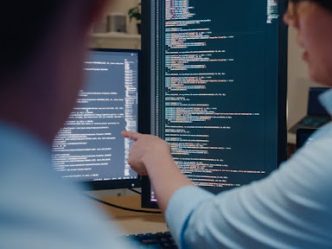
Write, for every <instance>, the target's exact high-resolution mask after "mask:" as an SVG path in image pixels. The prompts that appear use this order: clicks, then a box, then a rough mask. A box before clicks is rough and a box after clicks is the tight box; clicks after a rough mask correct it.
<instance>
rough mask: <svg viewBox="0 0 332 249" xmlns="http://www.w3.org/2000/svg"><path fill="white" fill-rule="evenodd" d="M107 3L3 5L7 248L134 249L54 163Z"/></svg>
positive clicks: (0, 223)
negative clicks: (95, 26)
mask: <svg viewBox="0 0 332 249" xmlns="http://www.w3.org/2000/svg"><path fill="white" fill-rule="evenodd" d="M107 3H108V1H106V0H44V1H26V0H25V1H22V0H19V1H17V0H11V1H2V2H1V3H0V6H1V15H0V25H1V32H2V35H1V39H0V51H1V52H0V54H1V60H0V85H1V90H0V248H1V249H23V248H27V249H60V248H63V249H84V248H86V249H88V248H89V249H98V248H100V249H106V248H107V249H110V248H114V249H123V248H126V249H127V248H132V245H131V244H129V243H128V242H126V241H122V240H120V239H119V232H118V230H117V228H114V226H113V225H112V222H111V221H110V219H109V217H106V216H105V215H103V214H101V213H100V212H101V211H100V209H99V208H97V207H96V206H95V205H93V204H92V203H90V201H89V200H88V199H87V198H86V197H84V195H83V193H82V189H81V188H80V187H78V186H76V185H73V184H70V183H65V182H64V181H63V180H62V179H61V178H60V176H58V175H57V174H56V173H55V171H54V170H53V167H52V163H51V146H52V141H53V138H54V137H55V135H56V134H57V132H58V131H59V129H60V128H61V127H62V126H63V124H64V122H65V120H66V119H67V117H68V116H69V114H70V113H71V109H72V108H73V106H74V104H75V102H76V101H75V100H76V96H77V94H78V90H79V89H80V88H81V82H83V80H82V76H83V61H84V57H85V54H86V52H87V47H86V43H87V37H88V33H89V31H90V30H91V25H92V23H93V22H94V21H95V20H96V18H97V17H99V16H100V15H101V14H102V11H103V9H104V7H106V4H107Z"/></svg>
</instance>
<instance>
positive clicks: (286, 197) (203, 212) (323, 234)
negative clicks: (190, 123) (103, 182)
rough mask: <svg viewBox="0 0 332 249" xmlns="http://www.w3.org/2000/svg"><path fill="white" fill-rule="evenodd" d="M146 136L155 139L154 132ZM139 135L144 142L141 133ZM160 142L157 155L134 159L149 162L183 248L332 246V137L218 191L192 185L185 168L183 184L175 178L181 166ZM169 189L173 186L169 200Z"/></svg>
mask: <svg viewBox="0 0 332 249" xmlns="http://www.w3.org/2000/svg"><path fill="white" fill-rule="evenodd" d="M145 138H146V139H147V140H145V139H144V140H145V142H147V143H150V142H152V144H153V138H152V137H151V136H148V137H145ZM135 139H137V140H136V141H139V140H140V137H135ZM150 139H152V140H150ZM141 141H142V140H141ZM159 142H160V141H159V140H158V142H157V141H156V143H155V144H154V146H153V148H151V147H149V146H147V147H146V149H147V151H146V153H148V151H149V150H151V151H153V152H154V153H151V154H153V155H154V156H151V155H150V156H147V157H146V158H145V157H144V156H142V157H141V158H138V157H136V159H138V160H137V161H135V160H133V161H132V162H131V163H132V164H136V166H137V163H139V162H141V163H142V164H144V163H146V166H147V168H146V170H147V173H149V174H150V173H151V174H152V178H154V179H153V184H154V186H155V187H157V188H158V198H161V199H163V202H164V203H163V209H164V210H165V209H166V220H167V222H168V224H169V226H170V230H171V231H172V233H173V235H175V239H176V240H177V241H178V244H179V245H180V246H181V248H302V249H305V248H330V245H331V244H332V234H331V231H332V223H331V222H330V221H331V219H332V209H331V206H332V198H331V193H330V192H331V189H332V181H331V180H330V178H331V175H332V167H331V162H332V154H331V153H330V151H329V148H331V146H332V139H324V140H322V141H317V142H316V143H313V144H311V145H310V146H307V147H306V148H305V149H303V150H302V151H301V152H300V153H298V154H297V155H296V156H294V157H293V158H292V159H291V160H289V161H288V162H287V163H285V164H284V165H283V166H282V167H281V169H280V170H278V171H276V172H275V173H274V174H273V175H271V176H269V177H268V178H266V179H265V180H263V181H259V182H256V183H253V184H251V185H248V186H244V187H241V188H237V189H234V190H232V191H227V192H225V193H222V194H220V195H218V196H213V195H211V194H209V193H206V192H205V191H203V190H201V189H199V188H196V187H193V186H190V184H186V180H184V179H183V178H182V180H181V177H180V176H179V175H178V174H179V172H177V173H174V175H177V176H179V179H177V178H174V179H176V180H175V181H179V182H181V183H180V184H179V183H176V182H175V181H173V179H172V177H173V174H170V173H167V171H168V170H170V169H174V168H175V167H176V166H175V164H174V162H173V161H172V160H170V161H168V160H169V159H167V161H165V160H164V159H163V158H164V157H166V155H167V157H168V158H169V157H170V153H169V152H168V154H163V153H159V154H158V153H157V154H156V153H155V152H156V151H159V149H157V146H156V145H157V144H159V145H161V144H162V143H159ZM145 145H146V144H145V143H141V146H143V147H144V146H145ZM137 146H138V147H140V146H139V145H138V144H137ZM134 147H135V145H134ZM164 148H165V147H164ZM166 148H167V146H166ZM141 149H142V148H141ZM133 151H134V152H133V153H134V154H135V153H136V152H137V151H141V150H139V148H134V150H133ZM135 151H136V152H135ZM161 151H165V149H161ZM168 151H169V149H168ZM134 154H132V155H131V156H133V155H134ZM144 154H145V153H142V154H141V155H144ZM136 155H137V154H136ZM158 155H159V156H158ZM133 158H135V157H132V159H133ZM148 158H150V159H148ZM152 158H153V159H152ZM160 165H162V166H161V168H162V169H161V171H162V172H163V173H162V174H160V175H159V174H158V172H156V171H159V166H160ZM140 166H141V167H143V168H144V165H140ZM138 168H140V167H138ZM153 168H154V169H153ZM172 171H173V170H172ZM165 173H166V176H167V177H165V175H163V174H165ZM158 178H159V179H160V180H161V181H159V179H158ZM167 178H168V179H167ZM172 184H175V185H174V186H176V187H172V186H170V185H172ZM177 184H179V185H177ZM161 185H163V187H161ZM158 186H159V187H158ZM163 188H166V189H168V190H167V191H166V192H167V194H166V195H167V198H165V199H164V197H163V196H162V195H163V194H165V192H164V191H165V190H164V189H163ZM159 200H160V199H159Z"/></svg>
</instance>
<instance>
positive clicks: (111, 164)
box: [53, 49, 139, 189]
mask: <svg viewBox="0 0 332 249" xmlns="http://www.w3.org/2000/svg"><path fill="white" fill-rule="evenodd" d="M138 63H139V53H138V51H136V50H110V49H108V50H93V51H90V55H89V57H88V59H87V60H86V61H85V63H84V70H85V72H86V83H85V85H84V87H83V89H81V90H80V92H79V96H78V99H77V105H76V107H75V108H74V109H73V112H72V113H71V115H70V117H69V119H68V120H67V122H66V124H65V127H64V128H63V129H62V130H61V131H60V132H59V133H58V135H57V137H56V138H55V140H54V143H53V164H54V167H55V169H56V170H57V171H58V172H59V173H60V174H61V176H62V177H63V178H66V179H70V180H72V181H78V182H88V183H90V184H91V186H92V188H93V189H108V188H124V187H132V186H136V185H137V184H138V176H137V174H136V173H135V172H134V171H132V170H131V168H130V166H129V165H128V163H127V157H128V153H129V148H130V141H129V140H125V139H124V138H123V137H122V136H121V131H123V130H130V131H137V129H138V80H139V74H138V72H139V70H138V69H139V65H138Z"/></svg>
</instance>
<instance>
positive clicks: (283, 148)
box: [141, 0, 288, 208]
mask: <svg viewBox="0 0 332 249" xmlns="http://www.w3.org/2000/svg"><path fill="white" fill-rule="evenodd" d="M287 5H288V0H281V1H279V6H278V7H279V13H285V10H286V9H287ZM142 11H143V12H142V17H143V19H142V23H143V24H144V25H143V27H142V40H143V41H144V43H142V63H144V64H145V65H150V63H151V58H150V51H149V50H150V46H151V45H152V44H151V37H150V29H151V24H150V19H151V16H150V14H151V4H150V0H142ZM279 34H280V35H279V69H278V70H279V72H278V94H279V98H278V100H279V103H278V117H279V118H278V130H277V133H278V137H279V140H278V149H277V162H278V165H280V164H281V163H282V162H283V161H285V160H286V159H287V128H286V127H287V124H286V120H287V116H286V113H287V112H286V106H287V105H286V103H287V61H288V56H287V55H288V53H287V48H288V45H287V44H288V28H287V26H286V25H285V24H284V22H283V21H282V17H280V22H279ZM143 75H144V80H145V81H148V82H150V80H151V79H150V78H149V76H150V71H149V69H148V67H146V68H145V69H144V71H143ZM141 187H142V198H141V205H142V207H143V208H158V204H157V202H155V201H151V182H150V180H149V178H148V177H147V176H144V177H142V180H141Z"/></svg>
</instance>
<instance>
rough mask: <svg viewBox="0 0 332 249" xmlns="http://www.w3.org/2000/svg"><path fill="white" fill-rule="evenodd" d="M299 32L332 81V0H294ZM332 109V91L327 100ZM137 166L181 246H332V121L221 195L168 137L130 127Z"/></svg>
mask: <svg viewBox="0 0 332 249" xmlns="http://www.w3.org/2000/svg"><path fill="white" fill-rule="evenodd" d="M284 19H285V22H286V23H287V24H289V26H291V27H293V28H295V29H296V31H297V33H298V42H299V44H300V46H301V47H302V48H303V51H304V52H303V59H304V60H305V61H306V62H307V64H308V67H309V73H310V76H311V78H312V79H313V80H315V81H317V82H321V83H323V84H325V85H328V86H332V46H331V44H332V32H331V29H332V1H331V0H311V1H310V0H293V1H290V2H289V6H288V11H287V13H286V14H285V17H284ZM320 99H321V102H322V104H323V105H324V106H325V107H326V109H327V110H328V111H329V112H330V113H331V114H332V90H329V91H328V92H326V93H324V95H322V96H321V97H320ZM123 135H124V136H125V137H127V138H130V139H132V140H134V141H135V143H134V145H133V147H132V150H131V152H130V155H129V164H130V165H131V166H132V167H133V169H134V170H136V171H137V172H139V173H141V174H143V175H144V174H148V175H149V177H150V180H151V182H152V185H153V188H154V190H155V192H156V195H157V199H158V203H159V206H160V207H161V209H162V210H163V211H165V213H166V220H167V223H168V225H169V227H170V230H171V232H172V234H173V236H174V238H175V240H176V241H177V243H178V244H179V245H180V248H233V249H237V248H255V249H256V248H259V249H260V248H301V249H306V248H308V249H313V248H315V249H319V248H332V208H331V207H332V181H331V178H332V124H328V125H326V126H325V127H323V128H322V129H321V130H319V131H318V132H317V133H315V134H314V135H313V137H312V138H311V139H310V141H311V142H310V143H308V144H307V145H306V146H304V147H303V149H301V150H300V151H299V152H298V153H297V154H296V155H295V156H293V157H292V158H291V159H289V160H288V161H287V162H285V163H284V164H283V165H281V167H280V169H278V170H276V171H275V172H274V173H272V174H271V175H270V176H269V177H267V178H266V179H264V180H262V181H257V182H254V183H252V184H250V185H248V186H243V187H241V188H237V189H234V190H231V191H227V192H224V193H221V194H219V195H213V194H210V193H208V192H206V191H204V190H202V189H199V188H197V187H194V186H193V184H192V182H191V181H190V180H189V179H187V178H186V177H185V176H184V175H183V174H181V172H180V171H179V169H178V168H177V166H176V163H175V162H174V160H173V159H172V156H171V153H170V148H169V146H168V145H167V143H166V142H164V141H163V140H161V139H159V138H157V137H155V136H151V135H143V134H139V133H134V132H128V131H125V132H124V133H123Z"/></svg>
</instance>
